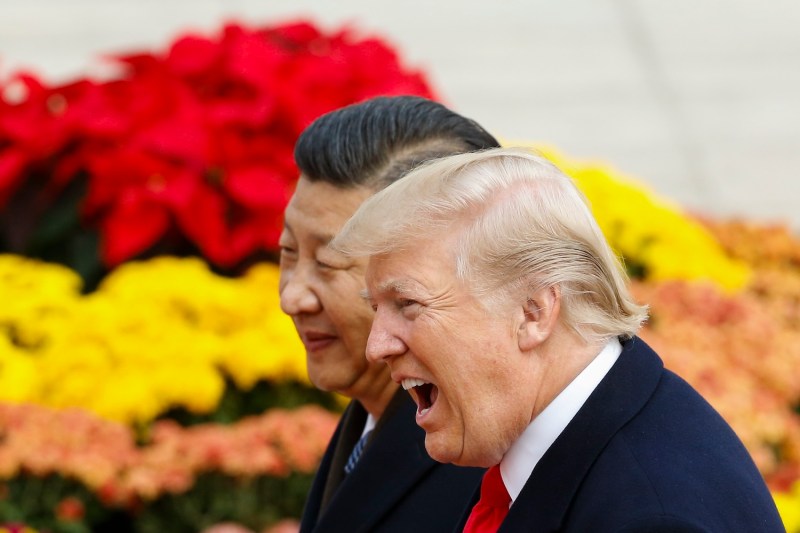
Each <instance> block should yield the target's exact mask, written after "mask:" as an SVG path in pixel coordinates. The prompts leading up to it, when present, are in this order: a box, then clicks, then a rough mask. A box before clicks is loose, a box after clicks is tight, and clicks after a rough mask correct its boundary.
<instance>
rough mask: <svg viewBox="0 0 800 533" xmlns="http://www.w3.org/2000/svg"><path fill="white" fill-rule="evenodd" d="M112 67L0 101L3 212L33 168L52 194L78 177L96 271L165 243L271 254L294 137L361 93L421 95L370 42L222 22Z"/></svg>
mask: <svg viewBox="0 0 800 533" xmlns="http://www.w3.org/2000/svg"><path fill="white" fill-rule="evenodd" d="M113 60H114V61H115V62H116V63H117V64H118V65H119V67H120V71H119V73H118V75H116V76H115V77H114V78H113V79H110V80H108V81H104V82H102V83H99V82H95V81H91V80H78V81H76V82H74V83H71V84H67V85H63V86H59V87H54V88H48V87H45V86H44V85H43V84H41V83H39V82H38V81H36V80H35V79H34V78H32V77H30V76H27V77H25V76H21V77H19V78H18V80H16V82H18V83H22V84H23V85H24V87H25V88H26V90H27V96H26V98H25V99H24V101H23V102H21V103H17V104H11V103H9V102H7V101H5V100H0V111H2V114H0V206H2V205H3V202H4V200H5V199H6V198H8V196H9V195H10V194H11V193H12V192H13V191H14V190H15V189H16V188H17V187H18V186H19V183H20V181H21V180H22V179H24V177H25V175H26V174H27V173H29V172H30V171H31V169H33V168H41V169H43V171H44V173H45V174H46V176H47V186H48V187H49V190H51V191H53V192H52V194H55V193H57V192H58V191H60V190H62V188H63V187H64V186H65V185H67V184H68V183H69V182H71V181H72V180H74V179H76V177H78V176H84V177H85V179H86V195H85V197H84V198H83V201H82V205H81V213H82V217H83V218H82V222H83V224H84V226H85V227H88V228H94V229H96V230H98V231H99V232H100V234H101V253H102V258H103V261H104V262H105V263H106V265H107V266H113V265H116V264H118V263H120V262H122V261H125V260H128V259H130V258H133V257H135V256H137V255H138V254H141V253H142V252H144V251H146V250H147V249H148V248H150V247H152V246H153V245H154V244H157V243H159V242H162V241H163V240H164V239H165V238H166V236H167V235H173V234H178V235H182V236H183V237H184V238H185V239H187V240H189V241H190V242H191V243H193V244H194V245H195V246H196V247H197V248H198V249H199V250H200V251H201V253H202V254H203V255H204V256H206V257H207V258H208V259H209V260H210V261H212V262H213V263H215V264H217V265H219V266H223V267H230V266H233V265H236V264H237V263H239V262H240V261H242V260H244V259H246V258H247V257H248V256H249V255H251V254H253V253H254V252H256V251H258V250H262V249H266V250H274V249H275V247H276V242H277V237H278V233H279V231H280V226H281V213H282V211H283V208H284V206H285V205H286V202H287V201H288V199H289V196H290V194H291V190H292V189H293V187H294V182H295V180H296V177H297V169H296V168H295V165H294V160H293V146H294V143H295V141H296V139H297V136H298V135H299V134H300V132H301V131H302V130H303V128H305V127H306V126H307V125H308V124H309V123H310V122H311V121H312V120H314V119H315V118H316V117H317V116H319V115H320V114H322V113H325V112H328V111H330V110H332V109H335V108H338V107H341V106H343V105H346V104H350V103H353V102H357V101H360V100H363V99H365V98H368V97H370V96H374V95H380V94H420V95H424V96H430V95H431V92H430V90H429V89H428V87H427V85H426V83H425V81H424V80H423V78H422V76H421V75H420V74H419V73H415V72H408V71H406V70H405V69H403V67H402V66H401V65H400V62H399V60H398V58H397V55H396V53H395V52H394V51H393V50H392V49H391V48H389V47H388V46H387V45H386V44H384V43H383V42H381V41H380V40H378V39H374V38H373V39H360V38H357V37H356V36H355V35H354V34H353V32H352V31H350V30H343V31H339V32H334V33H330V34H326V33H323V32H322V31H320V30H319V29H318V28H316V27H314V26H313V25H311V24H309V23H306V22H300V23H296V24H287V25H282V26H269V27H263V28H259V29H255V30H253V29H248V28H245V27H243V26H241V25H236V24H229V25H227V26H226V27H225V28H224V29H223V30H222V32H221V35H220V36H219V37H218V38H209V37H205V36H199V35H184V36H180V37H179V38H177V39H176V40H175V41H174V42H173V43H172V44H171V45H170V46H169V47H168V50H167V51H166V52H165V53H163V54H158V53H132V54H128V55H124V56H118V57H115V58H113Z"/></svg>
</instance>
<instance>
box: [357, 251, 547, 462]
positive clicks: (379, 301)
mask: <svg viewBox="0 0 800 533" xmlns="http://www.w3.org/2000/svg"><path fill="white" fill-rule="evenodd" d="M453 250H454V237H449V238H445V239H431V240H430V241H428V242H420V243H417V245H416V246H414V247H412V249H406V250H399V251H396V252H391V253H388V254H384V255H378V256H374V257H372V258H371V259H370V262H369V267H368V268H367V288H368V295H369V298H368V299H369V300H370V303H371V304H372V307H373V309H375V311H376V315H375V319H374V321H373V326H372V331H371V333H370V337H369V343H368V345H367V358H368V359H370V360H371V361H375V362H378V361H385V362H386V363H387V364H388V366H389V368H390V369H391V373H392V379H393V380H394V381H396V382H398V383H400V384H401V385H402V386H403V388H404V389H406V390H407V391H408V392H409V393H410V394H411V396H412V397H413V398H414V401H415V402H416V403H417V413H416V421H417V424H419V425H420V426H421V427H422V428H423V429H424V430H425V432H426V438H425V447H426V449H427V450H428V453H429V454H430V455H431V457H433V458H434V459H436V460H437V461H440V462H446V463H455V464H459V465H465V466H490V465H493V464H497V463H498V462H499V460H500V459H501V458H502V456H503V454H505V452H506V451H507V450H508V448H509V447H510V446H511V444H512V443H513V442H514V441H515V440H516V439H517V438H518V437H519V435H520V434H521V433H522V432H523V431H524V430H525V428H526V427H527V425H528V424H529V423H530V421H531V419H532V409H533V407H532V406H534V405H535V403H536V394H537V380H538V379H539V378H540V377H541V375H542V372H541V370H542V369H541V368H539V367H538V363H537V358H536V357H532V356H531V355H530V354H529V353H523V351H522V350H521V349H520V347H519V342H518V341H519V330H520V328H521V327H523V323H524V317H525V314H524V311H523V308H522V306H519V310H517V308H516V306H515V305H513V304H512V303H509V304H508V305H507V306H497V308H495V307H493V311H492V312H489V311H488V310H487V309H486V307H484V306H483V305H481V302H480V301H479V300H478V299H477V298H476V297H475V296H474V295H473V294H472V293H471V292H470V291H469V288H468V287H467V285H466V284H465V283H464V282H463V281H461V280H459V279H458V278H457V277H456V275H455V256H454V252H453Z"/></svg>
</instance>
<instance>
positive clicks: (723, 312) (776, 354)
mask: <svg viewBox="0 0 800 533" xmlns="http://www.w3.org/2000/svg"><path fill="white" fill-rule="evenodd" d="M236 23H238V24H236ZM798 27H800V3H797V2H790V1H789V0H768V1H759V2H756V1H755V0H725V1H723V0H692V1H689V0H673V1H671V2H663V1H660V2H657V1H655V0H561V1H544V0H525V1H523V0H503V1H499V2H486V1H483V2H477V1H474V0H459V1H458V2H455V1H450V0H448V1H438V2H422V1H419V0H408V1H405V2H392V3H389V2H377V1H374V0H373V1H367V0H336V1H333V0H328V1H322V0H318V1H314V0H191V1H190V0H136V1H133V0H70V1H69V2H66V1H57V0H24V1H19V0H0V533H22V532H24V533H36V532H45V531H47V532H50V533H89V532H91V533H105V532H109V533H110V532H113V533H160V532H163V531H170V532H174V533H197V532H198V531H203V532H204V533H221V532H223V531H226V532H228V533H232V532H238V533H241V532H249V533H252V532H258V533H266V532H269V533H278V532H282V533H286V532H296V531H297V529H298V522H297V520H298V518H299V516H300V513H301V510H302V508H303V504H304V501H305V497H306V494H307V491H308V489H309V487H310V483H311V480H312V477H313V475H314V472H315V470H316V468H317V465H318V464H319V460H320V458H321V456H322V454H323V452H324V450H325V448H326V446H327V443H328V441H329V439H330V436H331V434H332V433H333V431H334V428H335V426H336V424H337V421H338V419H339V416H340V414H341V410H342V407H343V405H344V403H343V401H342V398H340V397H338V396H336V395H334V394H329V393H323V392H321V391H318V390H316V389H314V388H313V386H312V385H311V384H310V382H309V381H308V377H307V372H306V363H305V351H304V349H303V346H302V344H301V343H300V342H299V340H298V338H297V334H296V331H295V329H294V326H293V324H292V322H291V320H290V319H289V318H288V317H287V316H286V315H285V314H283V313H282V312H281V310H280V307H279V302H278V288H277V287H278V277H279V272H278V267H277V265H276V261H275V259H276V257H277V253H276V248H277V237H278V235H279V233H280V231H281V228H282V223H283V222H282V211H283V208H284V206H285V204H286V202H287V201H288V199H289V197H290V195H291V193H292V190H293V187H294V183H295V181H296V179H297V169H296V167H295V165H294V162H293V158H292V149H293V145H294V142H295V140H296V139H297V136H298V135H299V134H300V132H301V131H302V129H303V128H305V127H306V126H307V125H308V124H309V123H310V122H311V121H312V120H313V119H315V118H316V117H317V116H319V114H321V113H324V112H327V111H329V110H331V109H335V108H338V107H340V106H343V105H347V104H349V103H353V102H357V101H361V100H363V99H365V98H367V97H370V96H374V95H377V94H417V95H423V96H428V97H433V98H436V99H438V100H440V101H442V102H444V103H446V104H447V105H449V106H450V107H452V108H453V109H454V110H456V111H457V112H459V113H461V114H464V115H466V116H469V117H471V118H474V119H475V120H477V121H478V122H479V123H481V124H482V125H484V126H485V127H486V128H488V129H489V130H490V131H492V132H493V133H494V134H495V135H497V136H498V137H499V138H500V139H502V140H503V141H505V143H506V144H512V143H520V144H525V145H532V146H536V147H537V148H539V149H540V150H542V151H543V153H544V154H545V155H546V156H547V157H548V158H550V159H551V160H553V161H554V162H555V163H556V164H557V165H559V166H560V167H561V168H562V169H563V170H564V171H565V172H566V173H567V174H569V175H570V176H571V177H572V178H573V179H574V180H575V182H576V184H577V185H578V187H579V188H580V189H581V190H582V191H583V192H584V193H585V194H586V196H587V198H588V199H589V201H590V202H591V204H592V206H593V210H594V213H595V216H596V218H597V220H598V223H599V225H600V228H601V230H602V231H603V232H604V234H605V235H606V237H607V238H608V240H609V242H610V244H611V246H612V247H613V248H614V249H615V251H617V253H619V255H620V256H621V257H622V259H623V261H624V264H625V267H626V269H627V271H628V273H629V274H630V277H631V288H632V291H633V293H634V297H635V298H636V299H637V300H639V301H642V302H647V303H648V304H649V306H650V320H649V321H648V323H647V324H646V325H645V327H644V328H642V330H641V331H640V336H641V338H642V339H644V340H645V341H646V342H647V343H648V344H650V345H651V346H653V347H654V348H655V349H656V351H657V352H658V353H659V354H660V355H661V356H662V358H663V359H664V362H665V365H666V366H667V367H668V368H670V369H672V370H674V371H675V372H676V373H678V374H679V375H680V376H681V377H683V378H684V379H686V380H687V381H688V382H689V383H690V384H692V385H693V386H694V387H695V388H697V389H698V391H699V392H700V393H701V394H702V395H703V396H704V397H705V398H706V399H708V401H709V402H710V403H711V404H712V406H714V407H715V408H716V409H717V410H718V411H719V412H720V413H721V414H722V416H723V417H724V418H725V419H726V420H727V421H728V422H729V423H730V424H731V426H732V427H733V428H734V430H735V431H736V433H737V434H738V435H739V437H740V438H741V439H742V441H743V443H744V444H745V446H746V447H747V449H748V451H749V452H750V454H751V456H752V457H753V459H754V461H755V463H756V465H757V466H758V468H759V470H760V471H761V473H762V474H763V475H764V477H765V480H766V481H767V483H768V485H769V488H770V490H771V491H772V494H773V496H774V498H775V501H776V503H777V505H778V508H779V510H780V512H781V515H782V518H783V520H784V523H785V525H786V529H787V531H789V532H790V533H800V210H799V209H797V207H798V198H800V180H798V179H797V178H798V176H797V174H798V170H797V169H798V168H800V32H799V31H798V29H797V28H798ZM112 58H115V59H116V63H115V62H113V61H112ZM232 523H235V524H238V525H232ZM245 527H246V529H243V528H245Z"/></svg>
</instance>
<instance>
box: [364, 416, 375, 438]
mask: <svg viewBox="0 0 800 533" xmlns="http://www.w3.org/2000/svg"><path fill="white" fill-rule="evenodd" d="M377 423H378V420H377V419H376V418H375V417H374V416H372V413H367V421H366V423H365V424H364V430H363V431H362V432H361V436H362V437H363V436H364V435H366V434H367V433H369V432H370V431H372V430H373V429H375V424H377Z"/></svg>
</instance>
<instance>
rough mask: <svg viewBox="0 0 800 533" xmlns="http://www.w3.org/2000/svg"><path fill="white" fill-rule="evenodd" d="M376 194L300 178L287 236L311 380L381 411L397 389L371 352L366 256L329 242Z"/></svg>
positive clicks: (288, 288) (286, 277)
mask: <svg viewBox="0 0 800 533" xmlns="http://www.w3.org/2000/svg"><path fill="white" fill-rule="evenodd" d="M372 193H373V191H372V190H371V189H367V188H355V189H340V188H338V187H334V186H333V185H330V184H328V183H325V182H311V181H309V180H307V179H305V178H301V179H300V180H299V181H298V184H297V189H296V190H295V193H294V196H293V197H292V199H291V201H290V202H289V205H288V206H287V208H286V211H285V215H284V219H285V222H284V230H283V233H282V234H281V238H280V246H281V260H280V285H279V287H280V289H279V290H280V296H281V308H282V309H283V311H284V312H285V313H287V314H288V315H290V316H291V317H292V320H293V321H294V325H295V328H297V332H298V334H299V335H300V338H301V339H302V341H303V344H304V345H305V348H306V358H307V363H308V374H309V378H310V379H311V382H312V383H314V385H315V386H316V387H318V388H320V389H322V390H326V391H335V392H339V393H341V394H344V395H345V396H348V397H350V398H355V399H358V400H361V401H362V403H363V404H364V406H365V407H366V408H367V409H368V410H370V412H373V410H378V411H379V410H380V405H381V404H382V403H384V400H386V398H388V397H390V396H391V393H392V392H393V391H394V390H396V386H395V385H394V384H393V383H392V381H391V379H390V377H389V371H388V369H387V368H386V367H385V365H383V364H370V363H369V362H368V361H367V360H366V358H365V357H364V351H365V348H366V344H367V337H368V335H369V329H370V325H371V323H372V316H373V313H372V309H371V308H370V306H369V305H368V304H367V303H365V302H364V300H363V298H362V295H361V292H362V290H363V288H364V270H365V267H366V259H363V258H349V257H346V256H343V255H341V254H339V253H336V252H334V251H333V250H331V249H330V248H328V243H329V242H330V240H331V239H332V238H333V237H334V236H335V235H336V233H337V232H338V231H339V230H340V229H341V227H342V225H344V223H345V222H346V221H347V219H348V218H349V217H350V216H351V215H352V214H353V212H355V210H356V209H357V208H358V206H359V205H361V203H362V202H363V201H364V200H365V199H366V198H367V197H369V196H370V195H371V194H372Z"/></svg>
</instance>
